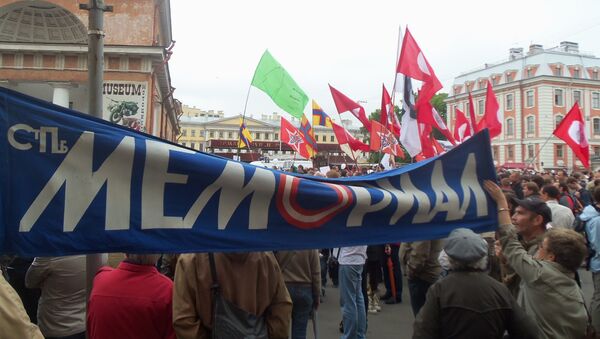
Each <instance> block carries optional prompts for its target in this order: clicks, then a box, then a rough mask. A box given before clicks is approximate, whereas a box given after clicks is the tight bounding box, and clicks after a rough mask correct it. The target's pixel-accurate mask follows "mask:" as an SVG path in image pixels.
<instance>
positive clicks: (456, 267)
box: [413, 228, 537, 339]
mask: <svg viewBox="0 0 600 339" xmlns="http://www.w3.org/2000/svg"><path fill="white" fill-rule="evenodd" d="M444 252H445V254H446V255H447V256H448V261H449V264H450V273H449V274H448V276H446V277H445V278H443V279H441V280H439V281H438V282H436V283H435V284H434V285H433V286H431V287H430V288H429V291H428V292H427V301H426V302H425V305H424V306H423V307H422V308H421V310H420V311H419V314H417V318H416V320H415V324H414V334H413V339H415V338H502V337H503V335H504V332H505V331H508V333H509V334H510V337H511V338H537V328H536V326H535V323H533V321H532V319H531V318H529V317H528V316H527V315H526V314H525V312H524V311H523V310H522V309H521V308H520V307H519V306H518V305H517V303H516V301H515V300H514V298H513V297H512V295H511V294H510V292H509V291H508V289H507V288H506V286H504V285H503V284H502V283H500V282H498V281H496V280H494V279H493V278H491V277H490V276H489V275H488V274H487V273H486V272H485V270H486V268H487V254H488V245H487V243H486V241H485V240H484V239H483V238H482V237H481V236H479V235H477V234H475V233H474V232H473V231H471V230H469V229H466V228H459V229H456V230H454V231H453V232H452V233H450V236H449V237H448V240H447V241H446V244H445V246H444Z"/></svg>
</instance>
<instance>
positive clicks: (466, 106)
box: [465, 102, 470, 115]
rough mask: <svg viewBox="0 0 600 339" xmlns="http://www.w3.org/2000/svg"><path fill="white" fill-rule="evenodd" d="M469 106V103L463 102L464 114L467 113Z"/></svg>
mask: <svg viewBox="0 0 600 339" xmlns="http://www.w3.org/2000/svg"><path fill="white" fill-rule="evenodd" d="M469 108H470V107H469V103H468V102H465V114H467V115H468V114H469V111H470V110H469Z"/></svg>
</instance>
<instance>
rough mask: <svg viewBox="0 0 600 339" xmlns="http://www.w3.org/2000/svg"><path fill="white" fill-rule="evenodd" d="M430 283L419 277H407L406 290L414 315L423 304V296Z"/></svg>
mask: <svg viewBox="0 0 600 339" xmlns="http://www.w3.org/2000/svg"><path fill="white" fill-rule="evenodd" d="M431 285H432V283H430V282H427V281H425V280H421V279H419V278H412V279H408V292H409V293H410V306H411V307H412V311H413V314H414V315H415V317H416V316H417V314H418V313H419V310H420V309H421V307H423V305H424V304H425V297H426V295H427V290H429V286H431Z"/></svg>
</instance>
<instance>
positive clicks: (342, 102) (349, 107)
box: [329, 85, 371, 130]
mask: <svg viewBox="0 0 600 339" xmlns="http://www.w3.org/2000/svg"><path fill="white" fill-rule="evenodd" d="M329 89H330V90H331V96H332V97H333V102H334V103H335V108H337V110H338V113H340V114H342V113H344V112H348V111H349V112H350V113H352V114H353V115H354V116H355V117H356V118H358V120H360V122H361V123H362V124H363V125H364V126H365V128H366V129H368V130H371V122H370V121H369V119H367V115H366V114H365V109H364V108H363V107H362V106H361V105H359V104H358V103H356V102H355V101H354V100H352V99H350V98H348V97H347V96H345V95H344V94H343V93H342V92H340V91H338V90H337V89H335V88H333V87H332V86H331V85H329Z"/></svg>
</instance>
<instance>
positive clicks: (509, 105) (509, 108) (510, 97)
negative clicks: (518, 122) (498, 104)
mask: <svg viewBox="0 0 600 339" xmlns="http://www.w3.org/2000/svg"><path fill="white" fill-rule="evenodd" d="M505 101H506V102H505V104H504V106H505V110H506V111H512V110H513V105H514V99H513V95H512V94H507V95H506V97H505Z"/></svg>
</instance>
